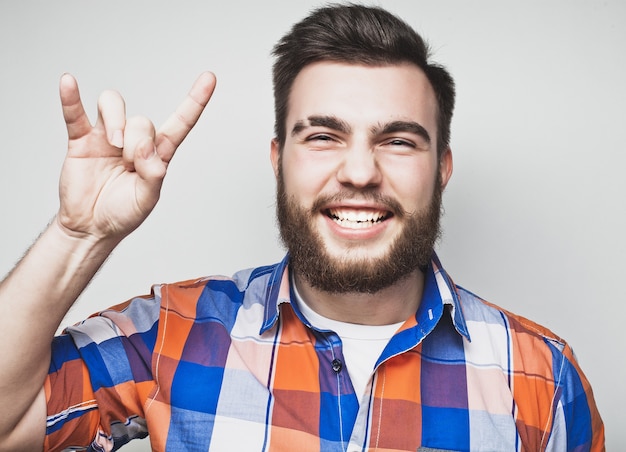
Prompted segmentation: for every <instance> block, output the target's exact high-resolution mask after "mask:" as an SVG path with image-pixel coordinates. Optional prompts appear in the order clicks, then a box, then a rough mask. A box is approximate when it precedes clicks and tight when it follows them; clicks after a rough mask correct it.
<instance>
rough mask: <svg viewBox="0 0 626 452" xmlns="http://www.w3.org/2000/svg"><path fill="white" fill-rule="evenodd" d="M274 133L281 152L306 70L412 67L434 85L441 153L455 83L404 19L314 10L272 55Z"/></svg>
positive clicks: (333, 8) (362, 10) (353, 8)
mask: <svg viewBox="0 0 626 452" xmlns="http://www.w3.org/2000/svg"><path fill="white" fill-rule="evenodd" d="M272 54H273V55H274V57H276V61H275V62H274V68H273V81H274V114H275V123H274V133H275V134H276V139H277V140H278V143H279V146H280V148H281V149H282V147H283V145H284V143H285V138H286V130H285V128H286V124H285V122H286V118H287V103H288V99H289V93H290V91H291V87H292V85H293V82H294V80H295V78H296V76H297V75H298V73H299V72H300V71H301V70H302V69H303V68H304V67H305V66H307V65H309V64H311V63H315V62H318V61H337V62H345V63H354V64H365V65H370V66H381V65H390V64H398V63H404V62H408V63H412V64H415V65H416V66H417V67H419V68H420V69H421V70H422V71H424V73H425V74H426V77H427V78H428V80H429V81H430V84H431V85H432V88H433V90H434V92H435V96H436V98H437V104H438V118H437V126H438V127H437V129H438V136H437V151H438V154H439V156H441V154H442V152H443V150H444V149H445V148H446V147H447V146H448V144H449V141H450V123H451V121H452V112H453V110H454V80H453V79H452V77H451V76H450V74H449V73H448V71H447V70H446V69H445V68H444V67H442V66H439V65H437V64H434V63H429V61H428V59H429V57H430V49H429V47H428V45H427V44H426V43H425V42H424V40H423V39H422V38H421V36H420V35H419V34H418V33H417V32H416V31H415V30H413V28H411V26H409V25H408V24H407V23H406V22H404V21H403V20H402V19H400V18H398V17H396V16H394V15H393V14H391V13H389V12H388V11H385V10H384V9H382V8H378V7H369V6H363V5H356V4H346V5H339V4H333V5H328V6H325V7H322V8H319V9H317V10H314V11H313V12H312V13H311V14H310V15H309V16H307V17H306V18H304V19H303V20H302V21H300V22H298V23H296V24H295V25H294V26H293V27H292V28H291V30H290V31H289V33H287V34H286V35H285V36H283V38H282V39H281V40H280V41H278V43H277V44H276V46H274V50H273V52H272Z"/></svg>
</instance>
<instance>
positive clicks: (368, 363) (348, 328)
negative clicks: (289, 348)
mask: <svg viewBox="0 0 626 452" xmlns="http://www.w3.org/2000/svg"><path fill="white" fill-rule="evenodd" d="M292 284H293V281H292ZM293 287H294V293H295V294H296V302H297V303H298V307H299V308H300V311H301V312H302V314H303V315H304V317H306V319H307V320H308V321H309V322H310V323H311V325H313V326H314V327H315V328H318V329H320V330H331V331H334V332H335V333H337V335H338V336H339V337H340V338H341V342H342V344H343V356H344V360H345V367H346V368H347V369H348V375H350V380H352V385H353V386H354V390H355V392H356V394H357V396H358V399H359V400H360V399H361V397H362V396H363V393H364V391H365V385H366V384H367V383H368V382H369V379H370V377H371V375H372V373H373V371H374V365H375V364H376V361H377V360H378V358H379V357H380V354H381V353H382V351H383V349H384V348H385V346H386V345H387V343H388V342H389V340H390V339H391V337H392V336H393V335H394V333H395V332H396V331H398V329H399V328H400V327H401V326H402V324H403V323H404V322H399V323H394V324H391V325H359V324H356V323H346V322H340V321H337V320H332V319H329V318H327V317H324V316H322V315H320V314H318V313H317V312H315V311H314V310H313V309H311V308H310V307H309V305H307V304H306V302H305V301H304V299H303V298H302V296H301V295H300V294H299V293H298V289H297V287H296V286H295V284H293Z"/></svg>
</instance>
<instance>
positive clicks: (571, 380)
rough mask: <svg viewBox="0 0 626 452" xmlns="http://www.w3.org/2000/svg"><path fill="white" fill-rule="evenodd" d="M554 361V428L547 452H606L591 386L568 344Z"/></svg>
mask: <svg viewBox="0 0 626 452" xmlns="http://www.w3.org/2000/svg"><path fill="white" fill-rule="evenodd" d="M561 353H562V359H561V360H560V362H559V361H555V363H558V368H555V369H554V373H555V383H556V388H557V389H556V400H555V406H554V408H555V409H554V416H553V425H552V431H551V435H550V439H549V441H548V445H547V448H546V450H549V451H552V450H554V451H557V450H572V451H574V450H576V451H579V450H580V451H582V450H585V451H604V450H605V439H604V424H603V422H602V418H601V417H600V413H599V411H598V408H597V406H596V402H595V399H594V397H593V391H592V389H591V385H590V383H589V381H588V380H587V378H586V377H585V374H584V373H583V371H582V369H581V368H580V366H579V364H578V361H577V359H576V357H575V356H574V353H573V351H572V348H571V347H570V346H569V345H567V344H565V347H564V348H563V350H562V352H561Z"/></svg>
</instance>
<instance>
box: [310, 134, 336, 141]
mask: <svg viewBox="0 0 626 452" xmlns="http://www.w3.org/2000/svg"><path fill="white" fill-rule="evenodd" d="M307 141H332V138H331V137H330V136H328V135H323V134H318V135H312V136H310V137H309V138H307Z"/></svg>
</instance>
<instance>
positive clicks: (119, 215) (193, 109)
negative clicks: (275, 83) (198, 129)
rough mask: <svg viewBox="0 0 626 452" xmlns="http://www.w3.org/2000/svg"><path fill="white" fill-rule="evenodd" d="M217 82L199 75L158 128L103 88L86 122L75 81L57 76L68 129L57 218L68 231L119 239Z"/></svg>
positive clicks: (143, 212)
mask: <svg viewBox="0 0 626 452" xmlns="http://www.w3.org/2000/svg"><path fill="white" fill-rule="evenodd" d="M214 88H215V76H214V75H213V74H212V73H210V72H205V73H203V74H201V75H200V76H199V77H198V79H197V80H196V82H195V83H194V85H193V87H192V88H191V90H190V91H189V94H188V95H187V97H186V98H185V100H184V101H183V102H182V103H181V104H180V106H179V107H178V108H177V109H176V111H175V112H174V113H173V114H172V115H171V116H170V118H169V119H168V120H167V121H166V122H165V123H164V124H163V125H162V126H161V127H160V128H159V129H158V130H155V127H154V125H153V124H152V122H150V120H148V119H147V118H145V117H135V118H129V119H126V113H125V105H124V100H123V99H122V97H121V96H120V95H119V94H118V93H117V92H114V91H105V92H104V93H102V95H101V96H100V98H99V99H98V119H97V121H96V124H95V125H93V126H92V125H91V124H90V122H89V119H88V118H87V115H86V114H85V110H84V108H83V105H82V102H81V99H80V94H79V91H78V85H77V83H76V80H75V79H74V78H73V77H72V76H71V75H69V74H65V75H63V77H62V78H61V82H60V95H61V104H62V108H63V116H64V118H65V123H66V125H67V131H68V139H69V142H68V151H67V156H66V159H65V162H64V164H63V170H62V172H61V179H60V187H59V196H60V208H59V214H58V215H57V222H58V223H59V225H60V226H61V228H62V229H63V230H65V231H66V233H67V234H68V235H71V236H75V237H88V238H92V239H95V240H99V239H107V238H110V239H114V240H121V239H122V238H123V237H125V236H126V235H128V234H129V233H130V232H132V231H133V230H134V229H135V228H136V227H137V226H139V225H140V224H141V223H142V222H143V220H145V218H146V217H147V216H148V215H149V213H150V212H151V211H152V209H153V208H154V206H155V205H156V203H157V201H158V199H159V196H160V191H161V185H162V182H163V178H164V177H165V173H166V171H167V167H168V164H169V162H170V160H171V159H172V157H173V156H174V153H175V152H176V149H177V148H178V146H179V145H180V144H181V142H182V141H183V140H184V138H185V137H186V136H187V134H188V133H189V131H190V130H191V129H192V128H193V126H194V125H195V124H196V122H197V120H198V118H199V117H200V114H201V113H202V111H203V110H204V107H205V106H206V104H207V103H208V101H209V99H210V97H211V95H212V93H213V90H214Z"/></svg>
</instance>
